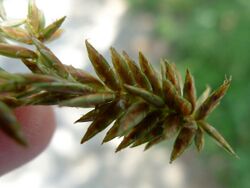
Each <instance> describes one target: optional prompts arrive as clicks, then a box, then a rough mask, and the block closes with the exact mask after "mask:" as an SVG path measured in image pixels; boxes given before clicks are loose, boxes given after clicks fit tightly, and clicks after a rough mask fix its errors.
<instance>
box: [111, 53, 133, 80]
mask: <svg viewBox="0 0 250 188" xmlns="http://www.w3.org/2000/svg"><path fill="white" fill-rule="evenodd" d="M110 52H111V58H112V63H113V66H114V68H115V71H116V73H117V75H118V77H119V78H120V81H121V82H122V83H124V84H128V85H133V84H134V83H135V81H134V77H133V74H132V72H131V71H130V69H129V66H128V64H127V63H126V61H125V60H124V59H123V58H122V57H121V56H120V54H118V52H117V51H116V50H115V49H114V48H110Z"/></svg>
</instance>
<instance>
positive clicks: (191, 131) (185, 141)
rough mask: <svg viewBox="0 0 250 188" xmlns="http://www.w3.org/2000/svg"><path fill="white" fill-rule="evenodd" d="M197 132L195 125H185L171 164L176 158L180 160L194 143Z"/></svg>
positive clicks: (174, 149)
mask: <svg viewBox="0 0 250 188" xmlns="http://www.w3.org/2000/svg"><path fill="white" fill-rule="evenodd" d="M195 132H196V127H195V124H194V123H192V122H190V123H189V124H188V125H187V124H186V125H184V126H183V127H182V129H181V130H180V133H179V135H178V136H177V138H176V140H175V143H174V147H173V150H172V153H171V157H170V163H172V162H173V161H174V160H175V159H176V158H178V157H179V156H180V155H181V154H182V153H183V152H184V151H185V150H186V149H187V147H188V146H189V145H190V144H191V143H192V140H193V138H194V135H195Z"/></svg>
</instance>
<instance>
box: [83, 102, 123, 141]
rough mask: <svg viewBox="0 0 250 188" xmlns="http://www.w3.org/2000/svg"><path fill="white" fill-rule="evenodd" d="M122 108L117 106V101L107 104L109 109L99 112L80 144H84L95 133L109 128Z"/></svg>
mask: <svg viewBox="0 0 250 188" xmlns="http://www.w3.org/2000/svg"><path fill="white" fill-rule="evenodd" d="M121 110H122V108H121V107H120V106H119V104H118V103H117V101H114V102H112V103H110V104H109V107H108V108H107V109H106V110H104V111H103V112H101V113H100V114H99V116H98V117H96V119H95V120H94V121H93V122H92V123H91V125H90V126H89V128H88V130H87V132H86V133H85V135H84V137H83V138H82V140H81V143H84V142H86V141H87V140H89V139H90V138H92V137H93V136H95V135H96V134H97V133H99V132H101V131H102V130H104V129H105V128H106V127H107V126H109V125H110V124H111V123H112V122H113V121H114V120H115V119H116V118H117V116H119V114H120V112H121Z"/></svg>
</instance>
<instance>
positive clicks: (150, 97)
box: [124, 84, 165, 107]
mask: <svg viewBox="0 0 250 188" xmlns="http://www.w3.org/2000/svg"><path fill="white" fill-rule="evenodd" d="M124 87H125V89H126V90H127V91H128V92H129V93H130V94H132V95H135V96H138V97H141V98H142V99H144V100H145V101H146V102H148V103H149V104H152V105H154V106H156V107H163V106H164V105H165V102H164V100H163V99H162V98H161V97H159V96H157V95H155V94H153V93H151V92H149V91H147V90H145V89H142V88H138V87H134V86H129V85H126V84H125V85H124Z"/></svg>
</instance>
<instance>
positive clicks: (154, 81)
mask: <svg viewBox="0 0 250 188" xmlns="http://www.w3.org/2000/svg"><path fill="white" fill-rule="evenodd" d="M139 63H140V67H141V70H142V72H143V73H144V74H145V75H146V76H147V78H148V80H149V82H150V83H151V86H152V88H153V92H154V93H155V94H156V95H160V96H161V95H162V91H161V83H160V80H159V78H158V76H157V75H158V74H157V73H156V72H155V70H154V69H153V67H152V66H151V64H150V63H149V62H148V60H147V59H146V57H145V56H144V55H143V54H142V53H141V52H139Z"/></svg>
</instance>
